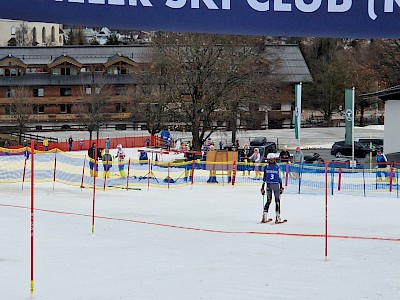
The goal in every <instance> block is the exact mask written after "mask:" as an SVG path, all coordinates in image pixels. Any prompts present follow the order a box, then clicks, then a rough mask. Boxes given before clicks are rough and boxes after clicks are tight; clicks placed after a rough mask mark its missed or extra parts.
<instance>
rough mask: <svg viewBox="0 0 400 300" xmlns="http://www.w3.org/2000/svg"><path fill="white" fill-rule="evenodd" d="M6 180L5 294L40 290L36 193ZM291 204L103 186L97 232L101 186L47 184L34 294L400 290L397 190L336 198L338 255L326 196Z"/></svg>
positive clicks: (210, 190)
mask: <svg viewBox="0 0 400 300" xmlns="http://www.w3.org/2000/svg"><path fill="white" fill-rule="evenodd" d="M317 134H318V132H317ZM127 152H128V153H131V155H132V156H133V155H137V149H132V150H130V149H127ZM165 159H169V158H168V157H165ZM0 188H1V198H0V220H1V224H2V226H0V270H1V271H0V300H3V299H4V300H14V299H29V298H31V295H30V291H29V288H30V274H31V272H30V262H31V259H30V224H31V223H30V195H31V192H30V189H29V185H28V184H27V183H26V184H25V186H24V189H23V190H22V189H21V184H5V185H2V186H0ZM281 205H282V208H281V209H282V216H283V217H284V218H287V219H288V222H287V223H285V224H278V225H275V224H259V223H258V222H259V221H260V219H261V214H262V206H263V198H262V196H261V195H260V192H259V187H258V186H257V187H254V186H235V187H232V186H228V185H226V186H208V185H195V186H193V187H190V186H188V187H181V188H175V189H170V190H167V189H164V188H151V189H150V190H147V189H143V188H142V190H140V191H138V190H129V191H125V190H106V191H97V192H96V198H95V206H94V210H95V215H96V217H95V226H94V232H93V233H92V209H93V191H92V190H90V189H82V190H81V189H79V188H77V187H70V186H66V185H62V184H58V183H57V184H55V186H54V189H53V184H52V183H51V184H48V183H43V184H36V185H35V207H36V210H35V214H34V216H35V223H34V240H35V243H34V249H35V252H34V253H35V254H34V283H35V286H34V293H33V296H32V298H33V299H41V300H54V299H57V300H64V299H65V300H67V299H68V300H81V299H84V300H92V299H93V300H95V299H96V300H110V299H112V300H114V299H124V300H125V299H127V300H132V299H134V300H136V299H137V300H161V299H162V300H181V299H182V300H187V299H207V300H209V299H210V300H214V299H215V300H226V299H229V300H231V299H238V300H239V299H240V300H253V299H254V300H258V299H260V300H261V299H263V300H264V299H268V300H269V299H273V300H281V299H282V300H292V299H293V300H294V299H296V300H298V299H302V300H303V299H307V300H308V299H309V300H314V299H315V300H320V299H326V300H336V299H352V300H353V299H373V300H375V299H385V300H397V299H400V272H399V270H400V260H399V253H400V221H399V217H398V216H399V212H400V201H399V199H398V198H395V197H393V196H392V197H390V196H387V197H385V196H381V195H374V196H372V197H362V196H352V195H341V194H338V193H337V194H335V195H334V196H329V198H328V211H329V213H328V221H329V222H328V234H329V239H328V256H327V257H326V256H325V238H324V234H325V207H326V206H325V195H323V194H320V195H315V194H314V195H310V194H306V193H304V194H301V195H299V194H296V193H295V192H293V191H290V190H288V191H286V192H285V193H284V194H283V198H282V204H281ZM274 207H275V204H274V203H272V204H271V208H270V217H274V213H273V211H274Z"/></svg>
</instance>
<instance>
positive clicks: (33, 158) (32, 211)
mask: <svg viewBox="0 0 400 300" xmlns="http://www.w3.org/2000/svg"><path fill="white" fill-rule="evenodd" d="M34 149H35V144H34V141H31V152H32V153H31V284H30V292H31V297H32V296H33V292H34V280H33V271H34V268H33V262H34V255H33V250H34V247H33V246H34V221H35V219H34V212H35V208H34V207H35V206H34V203H35V202H34V195H35V190H34V188H35V182H34V181H35V179H34V178H35V172H34V170H35V150H34Z"/></svg>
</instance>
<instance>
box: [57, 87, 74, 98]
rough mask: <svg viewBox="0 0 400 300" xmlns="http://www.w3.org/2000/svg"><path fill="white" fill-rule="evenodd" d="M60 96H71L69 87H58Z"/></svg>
mask: <svg viewBox="0 0 400 300" xmlns="http://www.w3.org/2000/svg"><path fill="white" fill-rule="evenodd" d="M60 96H62V97H70V96H72V92H71V88H60Z"/></svg>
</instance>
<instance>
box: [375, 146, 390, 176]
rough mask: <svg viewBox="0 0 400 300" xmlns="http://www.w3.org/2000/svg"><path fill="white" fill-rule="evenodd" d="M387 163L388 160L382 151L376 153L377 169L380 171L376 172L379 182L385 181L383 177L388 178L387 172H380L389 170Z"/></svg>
mask: <svg viewBox="0 0 400 300" xmlns="http://www.w3.org/2000/svg"><path fill="white" fill-rule="evenodd" d="M387 162H388V160H387V158H386V155H385V154H383V153H382V151H381V150H378V151H376V163H377V165H376V168H377V169H378V171H377V172H376V176H377V180H378V181H383V180H384V178H383V177H388V173H387V172H386V171H384V172H382V171H380V170H381V169H387ZM382 175H383V176H382Z"/></svg>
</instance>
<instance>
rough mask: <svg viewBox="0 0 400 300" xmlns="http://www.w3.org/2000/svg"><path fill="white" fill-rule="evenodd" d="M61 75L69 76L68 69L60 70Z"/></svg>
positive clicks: (69, 70) (69, 71)
mask: <svg viewBox="0 0 400 300" xmlns="http://www.w3.org/2000/svg"><path fill="white" fill-rule="evenodd" d="M61 75H71V69H70V68H61Z"/></svg>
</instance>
